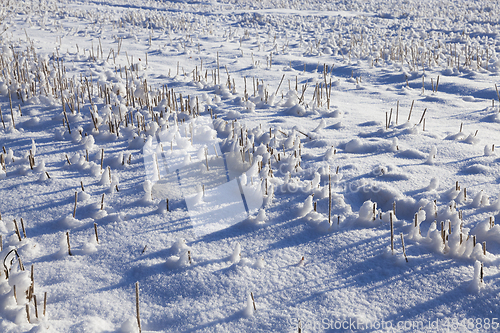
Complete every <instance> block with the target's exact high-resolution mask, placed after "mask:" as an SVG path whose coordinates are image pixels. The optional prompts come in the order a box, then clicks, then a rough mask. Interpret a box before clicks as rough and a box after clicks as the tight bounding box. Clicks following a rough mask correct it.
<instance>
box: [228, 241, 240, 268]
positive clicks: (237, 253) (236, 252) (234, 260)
mask: <svg viewBox="0 0 500 333" xmlns="http://www.w3.org/2000/svg"><path fill="white" fill-rule="evenodd" d="M240 260H241V244H240V243H236V245H235V247H234V250H233V253H232V254H231V256H229V261H231V262H232V263H233V264H237V263H239V262H240Z"/></svg>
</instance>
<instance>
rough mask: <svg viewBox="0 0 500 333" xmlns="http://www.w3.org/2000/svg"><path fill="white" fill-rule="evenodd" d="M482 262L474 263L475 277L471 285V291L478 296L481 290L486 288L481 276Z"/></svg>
mask: <svg viewBox="0 0 500 333" xmlns="http://www.w3.org/2000/svg"><path fill="white" fill-rule="evenodd" d="M481 266H482V265H481V262H480V261H478V260H476V261H475V262H474V276H473V278H472V281H471V283H470V284H469V291H470V292H471V293H475V294H478V293H479V291H481V288H484V281H483V279H482V276H481Z"/></svg>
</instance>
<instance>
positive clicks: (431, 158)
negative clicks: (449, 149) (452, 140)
mask: <svg viewBox="0 0 500 333" xmlns="http://www.w3.org/2000/svg"><path fill="white" fill-rule="evenodd" d="M436 154H437V148H436V147H435V146H433V147H432V148H431V152H430V153H429V156H428V157H427V161H425V163H426V164H430V165H433V164H434V163H436Z"/></svg>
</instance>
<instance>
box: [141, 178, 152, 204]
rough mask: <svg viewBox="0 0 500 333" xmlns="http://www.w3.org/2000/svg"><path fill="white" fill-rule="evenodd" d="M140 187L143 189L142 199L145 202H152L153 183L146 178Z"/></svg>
mask: <svg viewBox="0 0 500 333" xmlns="http://www.w3.org/2000/svg"><path fill="white" fill-rule="evenodd" d="M142 187H143V189H144V197H143V199H142V200H143V202H144V203H147V204H149V203H151V202H153V194H152V190H153V184H152V183H151V181H150V180H149V179H146V180H145V181H144V184H143V185H142Z"/></svg>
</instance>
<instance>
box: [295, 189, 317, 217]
mask: <svg viewBox="0 0 500 333" xmlns="http://www.w3.org/2000/svg"><path fill="white" fill-rule="evenodd" d="M313 196H314V195H313V194H311V195H309V196H308V197H307V199H306V201H304V203H303V204H302V205H301V206H299V208H298V212H297V215H298V216H299V217H303V216H306V215H307V214H308V213H309V212H310V211H312V210H313V209H314V206H313Z"/></svg>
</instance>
